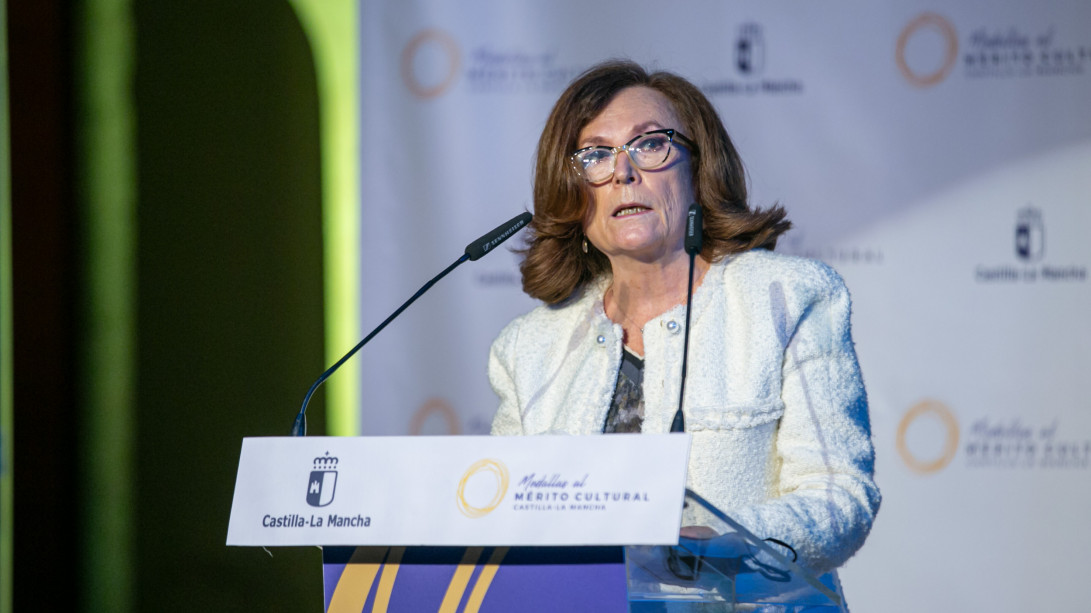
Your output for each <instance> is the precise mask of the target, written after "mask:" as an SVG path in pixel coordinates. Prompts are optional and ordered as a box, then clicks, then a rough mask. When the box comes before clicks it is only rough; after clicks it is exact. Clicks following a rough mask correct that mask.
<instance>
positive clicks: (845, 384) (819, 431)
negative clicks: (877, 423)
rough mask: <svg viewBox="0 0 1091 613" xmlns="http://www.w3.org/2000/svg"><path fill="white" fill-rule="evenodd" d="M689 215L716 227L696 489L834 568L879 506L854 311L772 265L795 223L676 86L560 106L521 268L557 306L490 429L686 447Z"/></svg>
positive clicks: (611, 90) (704, 318)
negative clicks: (757, 197)
mask: <svg viewBox="0 0 1091 613" xmlns="http://www.w3.org/2000/svg"><path fill="white" fill-rule="evenodd" d="M691 203H697V204H698V205H699V206H700V209H701V212H702V214H703V219H704V224H703V231H702V232H701V238H702V245H701V247H700V253H699V255H698V256H697V257H696V259H695V261H694V264H693V286H694V288H695V289H694V291H693V294H692V310H691V313H690V319H689V321H690V323H689V326H690V332H689V341H688V344H689V351H688V361H687V363H686V364H687V367H686V370H687V373H688V374H687V376H686V383H685V393H684V398H683V401H682V417H683V419H682V423H683V424H684V429H685V431H686V432H689V433H690V434H691V435H692V447H691V452H690V463H689V473H688V484H687V485H688V487H689V488H690V489H692V490H694V491H695V492H697V493H698V494H700V495H702V496H703V497H704V498H706V499H707V500H709V501H710V502H711V503H713V504H714V505H716V506H717V507H719V508H720V509H722V510H723V511H725V512H726V513H728V514H729V515H731V516H732V517H734V518H735V519H736V520H737V521H739V522H740V523H741V524H742V525H744V526H746V527H747V528H748V529H749V530H750V531H752V532H754V533H755V534H757V535H758V536H759V537H761V538H766V539H776V540H778V541H781V542H783V543H786V544H787V545H789V546H790V547H791V548H792V549H793V550H794V551H795V553H796V554H798V557H799V562H800V563H801V564H802V565H803V566H805V567H807V568H809V569H811V570H814V571H820V572H821V571H826V570H829V569H832V568H835V567H837V566H839V565H841V564H842V563H844V562H845V560H847V559H848V558H849V557H850V556H851V555H852V554H853V553H854V552H855V551H856V550H857V549H859V547H860V546H861V545H862V543H863V542H864V539H865V537H866V536H867V534H868V531H869V530H870V528H871V525H872V521H873V520H874V517H875V513H876V512H877V510H878V508H879V500H880V496H879V490H878V488H877V486H876V484H875V481H874V479H873V473H874V450H873V447H872V444H871V433H870V425H869V421H868V408H867V398H866V395H865V392H864V386H863V381H862V379H861V375H860V369H859V366H858V364H857V360H856V354H855V350H854V347H853V342H852V336H851V330H850V322H849V319H850V311H851V304H850V299H849V294H848V291H847V290H846V288H845V286H844V284H843V282H842V281H841V278H840V277H839V276H838V275H837V273H836V272H834V271H833V270H832V269H831V268H829V267H828V266H826V265H824V264H822V263H820V262H816V261H813V260H808V259H803V258H798V257H792V256H787V255H782V254H777V253H774V252H773V247H774V246H775V244H776V241H777V238H778V237H779V236H780V235H781V234H782V233H783V232H785V231H786V230H788V228H789V226H790V224H789V222H788V221H787V219H786V213H785V211H784V210H783V209H782V208H780V207H779V206H774V207H772V208H768V209H764V210H760V209H757V208H754V207H752V206H750V204H749V203H748V201H747V193H746V176H745V171H744V169H743V165H742V161H741V160H740V159H739V155H738V153H737V152H736V151H735V148H734V145H733V144H732V142H731V139H730V138H729V136H728V134H727V132H726V130H725V129H724V127H723V124H722V122H721V121H720V119H719V117H718V116H717V114H716V111H715V109H714V108H713V106H712V104H711V103H710V102H709V101H708V99H707V98H705V96H704V95H703V94H702V93H701V92H700V91H699V90H698V89H697V88H696V87H695V86H693V85H692V84H691V83H689V82H688V81H686V80H685V79H683V78H681V77H679V76H677V75H674V74H671V73H667V72H655V73H651V74H649V73H648V72H646V71H645V70H644V69H643V68H641V67H640V66H638V65H636V64H634V63H631V62H608V63H604V64H600V65H598V66H595V67H593V68H591V69H590V70H588V71H587V72H585V73H584V74H583V75H581V76H580V77H578V78H577V79H576V80H575V81H574V82H573V83H572V84H571V85H570V86H569V87H568V88H567V89H566V90H565V91H564V93H563V94H561V97H560V99H559V100H558V101H557V103H556V105H555V106H554V108H553V110H552V112H551V114H550V116H549V118H548V121H547V123H546V126H545V128H544V130H543V132H542V135H541V138H540V141H539V144H538V150H537V161H536V168H535V176H534V221H533V222H532V223H531V224H530V227H529V232H530V233H529V238H528V245H527V249H526V250H525V252H524V253H523V261H522V264H521V272H522V279H523V289H524V290H525V291H526V292H527V293H528V294H529V295H530V296H532V297H534V298H536V299H539V300H541V301H542V302H543V303H544V304H543V305H542V306H539V307H538V308H536V309H534V310H533V311H531V312H530V313H528V314H526V315H523V316H521V317H519V318H517V319H515V320H514V321H512V322H511V323H510V324H508V325H507V326H506V327H505V328H504V330H503V331H502V332H501V333H500V335H499V337H498V338H497V339H496V340H495V342H494V343H493V345H492V349H491V352H490V358H489V377H490V381H491V384H492V386H493V389H494V390H495V391H496V393H497V395H498V396H499V398H500V407H499V410H498V412H497V414H496V416H495V418H494V421H493V424H492V432H493V434H498V435H533V434H547V433H567V434H592V433H612V432H651V433H661V432H669V431H670V430H671V427H672V423H675V413H676V410H677V409H678V406H679V396H680V388H681V386H682V372H683V368H682V366H683V353H684V352H683V347H684V343H685V341H684V339H685V332H686V330H685V327H686V304H687V297H688V293H689V292H688V287H689V282H690V260H689V255H688V254H687V253H686V250H685V244H684V243H685V232H686V223H687V210H688V209H689V207H690V205H691ZM687 529H690V530H697V532H695V534H699V529H697V528H687Z"/></svg>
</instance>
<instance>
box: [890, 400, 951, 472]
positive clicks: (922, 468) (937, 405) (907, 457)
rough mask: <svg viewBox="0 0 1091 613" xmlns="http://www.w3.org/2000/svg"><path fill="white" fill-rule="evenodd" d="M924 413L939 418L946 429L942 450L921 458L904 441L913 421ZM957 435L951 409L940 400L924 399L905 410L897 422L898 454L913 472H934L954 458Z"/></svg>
mask: <svg viewBox="0 0 1091 613" xmlns="http://www.w3.org/2000/svg"><path fill="white" fill-rule="evenodd" d="M926 415H932V416H934V417H936V418H938V419H939V421H940V422H941V423H942V424H943V426H944V429H945V430H946V437H945V439H944V442H943V451H942V453H941V454H940V456H939V457H938V458H935V459H924V460H922V459H920V458H918V457H917V456H916V455H914V454H913V452H912V451H910V450H909V445H908V443H906V433H907V432H908V430H909V426H910V425H912V424H913V422H914V421H916V420H917V419H919V418H921V417H924V416H926ZM958 436H959V430H958V421H957V420H955V416H954V415H953V414H952V413H951V410H950V409H948V408H947V407H946V406H945V405H944V404H943V403H941V402H937V401H935V400H925V401H923V402H920V403H918V404H916V405H914V406H913V407H912V408H910V409H909V410H908V411H906V413H905V417H903V418H902V421H901V423H899V424H898V436H897V443H898V454H899V455H901V456H902V460H903V461H904V462H905V464H906V466H908V467H909V468H911V469H912V470H914V471H915V472H918V473H922V474H928V473H934V472H936V471H938V470H940V469H942V468H944V467H945V466H947V465H948V464H950V463H951V460H953V459H954V458H955V453H956V452H957V451H958Z"/></svg>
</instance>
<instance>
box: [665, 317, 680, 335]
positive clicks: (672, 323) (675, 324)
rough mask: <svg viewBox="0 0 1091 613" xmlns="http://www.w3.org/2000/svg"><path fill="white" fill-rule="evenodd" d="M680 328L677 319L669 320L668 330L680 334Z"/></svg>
mask: <svg viewBox="0 0 1091 613" xmlns="http://www.w3.org/2000/svg"><path fill="white" fill-rule="evenodd" d="M678 328H679V326H678V322H677V321H674V320H673V319H672V320H670V321H668V322H667V330H669V331H670V333H671V334H678Z"/></svg>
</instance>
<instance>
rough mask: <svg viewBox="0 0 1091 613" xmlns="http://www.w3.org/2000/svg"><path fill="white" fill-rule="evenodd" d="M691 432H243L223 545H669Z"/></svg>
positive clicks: (673, 534)
mask: <svg viewBox="0 0 1091 613" xmlns="http://www.w3.org/2000/svg"><path fill="white" fill-rule="evenodd" d="M689 443H690V439H689V436H688V435H685V434H661V435H652V434H637V435H624V434H617V435H610V436H526V437H498V436H446V437H423V436H413V437H400V436H391V437H269V438H247V439H244V440H243V446H242V454H241V458H240V460H239V472H238V476H237V479H236V483H235V497H234V501H233V502H232V505H231V519H230V524H229V526H228V532H227V544H228V545H240V546H290V545H403V546H415V545H438V546H543V545H550V546H552V545H633V544H641V545H674V544H676V543H677V542H678V526H679V524H680V522H681V513H682V500H683V498H684V496H685V490H684V487H685V476H686V463H687V460H688V455H689Z"/></svg>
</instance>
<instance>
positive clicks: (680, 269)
mask: <svg viewBox="0 0 1091 613" xmlns="http://www.w3.org/2000/svg"><path fill="white" fill-rule="evenodd" d="M611 268H612V273H613V279H612V281H611V283H610V287H609V288H608V289H607V290H606V293H605V295H604V296H603V308H604V309H605V311H606V315H607V317H609V318H610V319H611V320H613V321H614V322H615V323H618V324H621V326H622V328H624V330H625V344H627V345H628V346H629V347H630V348H632V349H634V350H636V351H637V352H638V353H640V354H643V353H644V342H643V334H642V329H643V327H644V324H646V323H648V321H650V320H652V319H654V318H656V317H658V316H659V315H662V314H663V313H666V312H667V311H669V310H670V309H672V308H674V307H675V306H677V305H679V304H683V303H685V302H686V293H687V290H688V288H689V256H688V255H686V254H685V253H681V254H680V257H675V258H671V259H670V260H668V261H662V260H659V261H655V262H639V261H634V260H618V261H613V260H612V261H611ZM708 268H709V263H708V262H707V261H706V260H705V259H704V258H701V257H698V258H697V259H696V261H695V262H694V288H696V287H697V286H698V285H700V282H701V280H702V279H703V278H704V274H705V272H706V271H708Z"/></svg>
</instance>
